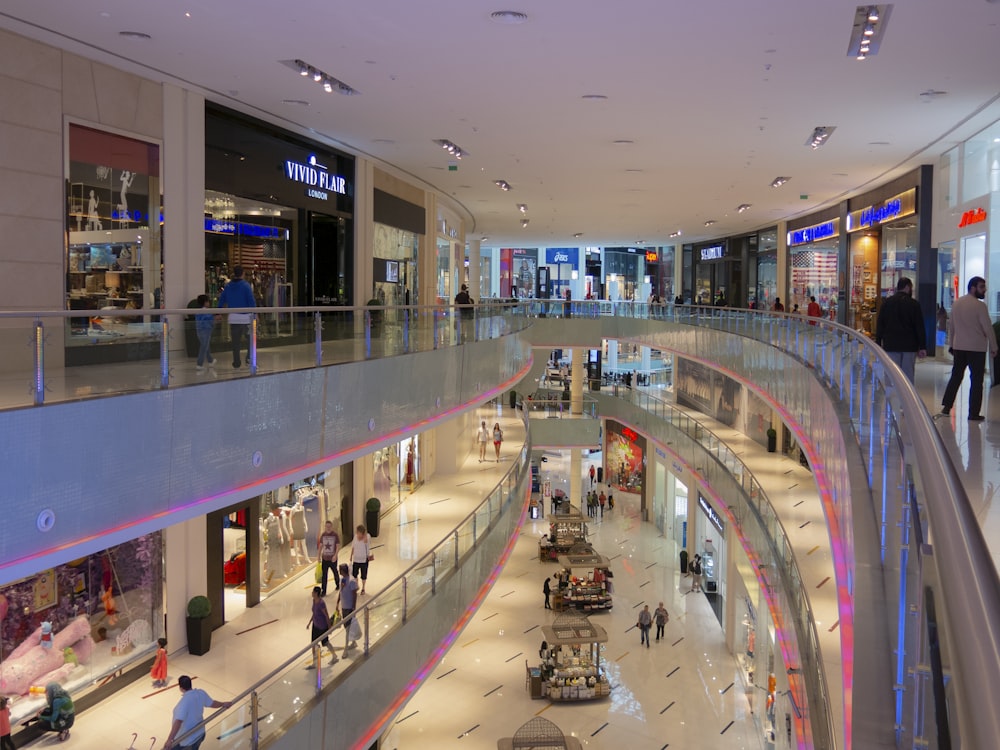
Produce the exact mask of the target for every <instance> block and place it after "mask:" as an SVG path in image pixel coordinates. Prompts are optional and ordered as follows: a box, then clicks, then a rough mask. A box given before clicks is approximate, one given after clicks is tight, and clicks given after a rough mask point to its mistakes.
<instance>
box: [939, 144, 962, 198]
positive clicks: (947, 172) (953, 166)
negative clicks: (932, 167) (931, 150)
mask: <svg viewBox="0 0 1000 750" xmlns="http://www.w3.org/2000/svg"><path fill="white" fill-rule="evenodd" d="M958 154H959V149H958V146H955V148H953V149H951V151H948V152H946V153H944V154H942V155H941V161H940V162H938V171H937V195H938V201H939V204H938V205H939V207H940V208H944V209H948V208H954V207H955V206H957V205H958Z"/></svg>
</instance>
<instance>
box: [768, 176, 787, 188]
mask: <svg viewBox="0 0 1000 750" xmlns="http://www.w3.org/2000/svg"><path fill="white" fill-rule="evenodd" d="M790 179H792V178H791V177H775V178H774V179H773V180H771V187H773V188H776V187H781V186H782V185H784V184H785V183H786V182H788V181H789V180H790Z"/></svg>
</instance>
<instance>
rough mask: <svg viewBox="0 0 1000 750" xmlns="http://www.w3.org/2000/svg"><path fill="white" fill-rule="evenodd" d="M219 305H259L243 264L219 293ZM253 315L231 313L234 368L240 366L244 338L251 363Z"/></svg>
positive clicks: (248, 360)
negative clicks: (246, 277)
mask: <svg viewBox="0 0 1000 750" xmlns="http://www.w3.org/2000/svg"><path fill="white" fill-rule="evenodd" d="M219 307H257V301H256V300H255V299H254V296H253V289H251V288H250V284H249V283H248V282H247V281H246V280H245V279H244V278H243V268H242V266H236V267H235V268H234V269H233V278H232V279H231V280H230V281H229V283H228V284H226V288H225V289H223V290H222V294H220V295H219ZM252 317H253V315H252V313H230V314H229V337H230V339H232V345H233V369H234V370H238V369H239V368H240V364H241V362H240V350H241V349H242V348H243V339H244V338H246V340H247V364H250V320H251V318H252Z"/></svg>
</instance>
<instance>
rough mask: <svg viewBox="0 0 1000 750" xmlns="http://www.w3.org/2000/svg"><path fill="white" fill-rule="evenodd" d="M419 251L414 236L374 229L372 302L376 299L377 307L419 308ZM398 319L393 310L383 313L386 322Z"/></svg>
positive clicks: (378, 226)
mask: <svg viewBox="0 0 1000 750" xmlns="http://www.w3.org/2000/svg"><path fill="white" fill-rule="evenodd" d="M419 247H420V236H419V235H417V234H416V233H414V232H408V231H406V230H405V229H397V228H396V227H391V226H388V225H387V224H376V225H375V244H374V252H373V255H374V257H373V259H372V264H373V273H372V278H373V280H374V284H375V293H374V299H377V300H378V301H379V304H380V305H388V306H390V307H396V306H401V305H416V304H419V303H418V300H417V290H418V289H419V286H418V283H417V281H418V280H417V270H418V263H417V251H418V249H419ZM397 317H399V316H398V314H397V313H396V312H395V311H393V310H388V311H387V312H386V319H387V321H389V322H392V321H394V320H395V319H396V318H397Z"/></svg>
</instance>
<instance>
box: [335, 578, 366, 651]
mask: <svg viewBox="0 0 1000 750" xmlns="http://www.w3.org/2000/svg"><path fill="white" fill-rule="evenodd" d="M362 593H363V592H362ZM357 606H358V582H357V580H355V579H354V578H352V577H351V572H350V571H349V570H348V569H347V563H341V564H340V592H339V593H338V594H337V611H338V612H340V619H341V622H343V624H344V656H347V652H348V651H349V650H350V649H352V648H354V647H355V646H357V645H358V644H357V638H356V637H355V636H356V635H357V634H358V633H359V632H360V630H361V628H360V627H359V626H358V623H357V620H356V619H355V618H354V617H352V616H351V615H352V614H353V613H354V610H355V609H357Z"/></svg>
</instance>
